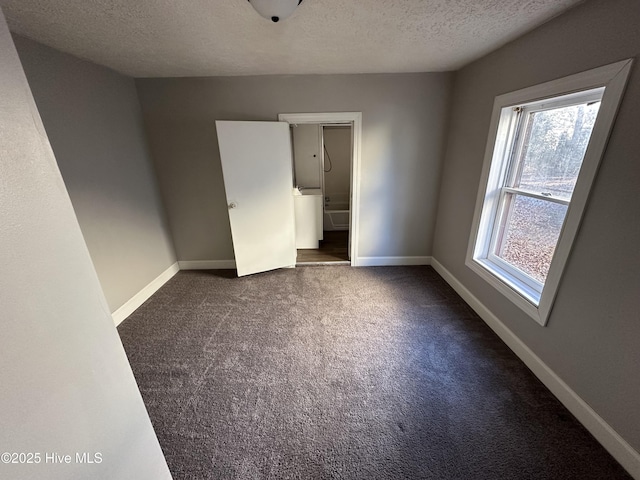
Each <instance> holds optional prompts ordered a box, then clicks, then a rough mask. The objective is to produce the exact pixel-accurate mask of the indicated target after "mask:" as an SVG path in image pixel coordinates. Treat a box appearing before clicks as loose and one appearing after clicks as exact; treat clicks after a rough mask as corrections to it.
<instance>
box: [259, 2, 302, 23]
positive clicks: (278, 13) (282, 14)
mask: <svg viewBox="0 0 640 480" xmlns="http://www.w3.org/2000/svg"><path fill="white" fill-rule="evenodd" d="M249 3H250V4H251V6H252V7H253V8H254V9H255V10H256V12H258V13H259V14H260V15H262V16H263V17H264V18H266V19H268V20H271V21H272V22H274V23H275V22H279V21H280V20H284V19H285V18H287V17H288V16H289V15H291V14H292V13H293V11H294V10H295V9H296V7H297V6H298V5H300V4H301V3H302V0H249Z"/></svg>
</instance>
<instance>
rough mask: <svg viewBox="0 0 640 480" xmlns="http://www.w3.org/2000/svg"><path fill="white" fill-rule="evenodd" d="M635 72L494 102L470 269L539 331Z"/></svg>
mask: <svg viewBox="0 0 640 480" xmlns="http://www.w3.org/2000/svg"><path fill="white" fill-rule="evenodd" d="M630 65H631V61H630V60H626V61H623V62H618V63H616V64H613V65H608V66H605V67H600V68H598V69H595V70H590V71H588V72H583V73H580V74H577V75H572V76H571V77H566V78H563V79H560V80H556V81H553V82H548V83H546V84H543V85H539V86H536V87H531V88H528V89H525V90H520V91H518V92H513V93H510V94H506V95H502V96H500V97H497V98H496V101H495V104H494V110H493V118H492V123H491V130H490V137H489V142H488V145H487V153H486V156H485V165H484V169H483V174H482V181H481V186H480V189H479V192H478V202H477V205H476V214H475V217H474V225H473V230H472V236H471V239H470V242H469V250H468V254H467V265H468V266H469V267H470V268H471V269H473V270H474V271H475V272H476V273H478V274H479V275H480V276H481V277H483V278H484V279H486V280H487V281H488V282H489V283H491V284H492V285H494V286H495V287H496V288H497V289H498V290H499V291H501V292H502V293H503V294H504V295H505V296H507V297H508V298H509V299H510V300H512V301H513V302H514V303H516V304H517V305H518V306H520V307H521V308H522V309H523V310H524V311H525V312H527V313H528V314H529V315H530V316H531V317H533V318H534V319H535V320H536V321H538V322H539V323H541V324H542V325H544V324H546V321H547V319H548V316H549V314H550V311H551V307H552V304H553V299H554V298H555V294H556V289H557V286H558V284H559V281H560V278H561V275H562V271H563V269H564V265H565V263H566V261H567V258H568V254H569V251H570V249H571V244H572V243H573V239H574V237H575V234H576V232H577V230H578V227H579V223H580V219H581V217H582V213H583V210H584V207H585V204H586V200H587V196H588V192H589V189H590V187H591V183H592V182H593V179H594V178H595V173H596V171H597V167H598V164H599V162H600V158H601V157H602V154H603V152H604V148H605V145H606V140H607V138H608V135H609V132H610V130H611V127H612V125H613V120H614V118H615V114H616V111H617V108H618V105H619V102H620V99H621V97H622V92H623V90H624V86H625V84H626V79H627V75H628V72H629V69H630Z"/></svg>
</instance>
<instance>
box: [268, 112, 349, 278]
mask: <svg viewBox="0 0 640 480" xmlns="http://www.w3.org/2000/svg"><path fill="white" fill-rule="evenodd" d="M360 119H361V114H360V113H335V114H327V113H322V114H281V115H279V120H281V121H283V120H284V121H287V122H288V123H289V125H290V130H291V141H292V153H293V156H292V157H293V162H292V163H293V164H292V173H293V179H294V195H295V201H296V229H297V234H296V238H297V239H303V240H297V245H296V247H297V262H296V264H297V265H309V264H315V265H317V264H331V265H336V264H347V265H353V264H355V261H354V260H355V258H356V257H357V253H356V246H357V229H356V228H354V227H356V226H357V222H356V220H355V219H356V218H357V216H358V215H357V213H358V212H357V207H358V205H357V186H358V183H359V182H358V174H359V168H358V167H359V144H360V131H361V126H360ZM313 223H315V224H316V227H315V228H316V229H315V232H316V233H317V238H315V237H314V236H313V235H312V234H306V232H302V233H300V230H301V229H302V228H304V227H303V226H304V225H305V224H306V225H310V224H313ZM305 239H308V240H309V241H308V242H307V241H306V240H305Z"/></svg>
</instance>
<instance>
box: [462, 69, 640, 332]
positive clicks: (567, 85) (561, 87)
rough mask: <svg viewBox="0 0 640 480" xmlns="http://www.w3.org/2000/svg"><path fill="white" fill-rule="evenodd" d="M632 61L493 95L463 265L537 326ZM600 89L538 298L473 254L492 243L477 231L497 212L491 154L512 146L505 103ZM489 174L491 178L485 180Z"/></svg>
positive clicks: (548, 303) (544, 320) (552, 290)
mask: <svg viewBox="0 0 640 480" xmlns="http://www.w3.org/2000/svg"><path fill="white" fill-rule="evenodd" d="M632 62H633V61H632V60H631V59H627V60H623V61H620V62H616V63H612V64H610V65H605V66H603V67H599V68H595V69H593V70H588V71H586V72H581V73H577V74H575V75H570V76H568V77H564V78H560V79H557V80H552V81H550V82H546V83H543V84H540V85H535V86H533V87H529V88H525V89H523V90H518V91H515V92H511V93H506V94H504V95H500V96H498V97H496V99H495V101H494V104H493V113H492V116H491V123H490V126H489V138H488V141H487V147H486V151H485V157H484V165H483V168H482V175H481V177H480V185H479V188H478V195H477V199H476V208H475V213H474V217H473V224H472V228H471V237H470V239H469V245H468V248H467V257H466V262H465V264H466V265H467V266H468V267H469V268H470V269H471V270H473V271H474V272H475V273H477V274H478V275H479V276H480V277H481V278H483V279H484V280H486V281H487V282H488V283H489V284H490V285H492V286H493V287H494V288H496V289H497V290H498V291H499V292H501V293H502V294H503V295H504V296H505V297H507V298H508V299H509V300H511V301H512V302H513V303H514V304H515V305H517V306H518V307H519V308H520V309H522V310H523V311H524V312H525V313H527V314H528V315H529V316H530V317H531V318H533V319H534V320H535V321H536V322H538V323H539V324H540V325H543V326H544V325H546V324H547V321H548V320H549V315H550V314H551V310H552V307H553V302H554V300H555V297H556V293H557V290H558V286H559V284H560V281H561V279H562V274H563V272H564V268H565V265H566V263H567V260H568V258H569V254H570V251H571V247H572V245H573V241H574V239H575V236H576V233H577V232H578V229H579V227H580V222H581V220H582V216H583V213H584V209H585V206H586V203H587V199H588V196H589V191H590V190H591V185H592V184H593V181H594V179H595V176H596V173H597V171H598V167H599V165H600V160H601V159H602V156H603V154H604V151H605V148H606V144H607V141H608V139H609V135H610V133H611V129H612V128H613V123H614V120H615V117H616V114H617V112H618V108H619V105H620V101H621V99H622V95H623V93H624V89H625V86H626V84H627V80H628V77H629V72H630V70H631V65H632ZM599 87H604V88H605V91H604V95H603V97H602V102H601V104H600V109H599V111H598V117H597V119H596V123H595V125H594V128H593V131H592V133H591V139H590V141H589V146H588V147H587V151H586V153H585V156H584V160H583V162H582V167H581V169H580V174H579V176H578V181H577V183H576V186H575V188H574V191H573V195H572V197H571V204H570V206H569V209H568V211H567V216H566V218H565V221H564V225H563V227H562V231H561V233H560V238H559V240H558V245H557V246H556V250H555V253H554V256H553V260H552V262H551V265H550V267H549V273H548V274H547V278H546V282H545V284H544V287H543V289H542V294H541V295H540V297H539V301H538V299H537V292H535V291H534V289H532V288H531V287H530V286H527V285H526V284H524V282H522V281H521V280H520V279H519V278H518V277H517V275H515V276H514V275H509V276H505V275H504V271H503V270H501V271H500V272H497V271H496V269H495V268H494V267H492V265H491V264H490V263H489V262H486V261H485V262H483V261H482V259H479V258H477V256H478V255H477V253H478V252H480V251H487V245H485V244H478V245H476V242H477V240H478V239H479V238H480V240H481V241H483V242H490V241H491V239H490V238H486V237H491V236H490V235H479V232H486V231H487V230H488V229H489V228H490V226H492V225H493V224H494V221H495V212H496V210H497V208H496V202H498V200H499V198H498V197H499V192H498V194H497V195H496V194H493V195H487V185H493V184H496V182H497V180H498V178H500V177H504V175H505V172H504V171H500V172H498V171H496V170H498V169H495V168H494V169H493V170H494V171H491V170H492V169H491V164H492V162H493V159H494V158H498V157H502V156H503V154H504V151H505V149H506V148H508V146H509V145H510V144H511V139H506V140H504V137H505V133H506V132H509V131H510V130H511V131H512V130H514V129H512V128H509V124H510V122H513V121H515V116H514V115H513V114H512V112H510V111H507V110H506V107H510V106H516V105H519V104H525V103H531V102H535V101H537V100H542V99H544V98H550V97H555V96H560V95H566V94H568V93H571V92H580V91H584V90H590V89H594V88H599ZM499 128H500V129H501V131H500V132H499V131H498V129H499ZM505 163H508V162H505ZM505 168H506V165H505ZM490 175H491V178H489V177H490ZM485 197H486V198H485ZM483 211H488V212H489V211H492V212H494V214H493V215H484V216H483V215H482V213H483ZM483 217H484V218H483ZM481 223H482V224H481Z"/></svg>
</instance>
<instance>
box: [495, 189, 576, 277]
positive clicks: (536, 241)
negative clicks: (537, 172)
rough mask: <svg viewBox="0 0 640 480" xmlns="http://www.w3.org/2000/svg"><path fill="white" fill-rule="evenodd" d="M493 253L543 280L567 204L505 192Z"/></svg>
mask: <svg viewBox="0 0 640 480" xmlns="http://www.w3.org/2000/svg"><path fill="white" fill-rule="evenodd" d="M505 198H506V205H505V208H504V214H503V218H502V222H501V227H502V228H501V234H500V235H499V237H498V239H497V242H496V248H495V255H496V256H498V257H500V258H502V259H503V260H504V261H506V262H508V263H510V264H511V265H513V266H514V267H516V268H518V269H520V270H522V271H523V272H524V273H526V274H528V275H529V276H531V277H533V278H535V279H536V280H538V281H539V282H542V283H544V281H545V280H546V278H547V273H548V272H549V265H550V264H551V259H552V258H553V252H554V251H555V249H556V244H557V243H558V237H559V236H560V230H561V229H562V224H563V222H564V217H565V215H566V213H567V206H566V205H561V204H559V203H554V202H548V201H546V200H540V199H537V198H531V197H527V196H524V195H513V194H507V195H506V196H505Z"/></svg>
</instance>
